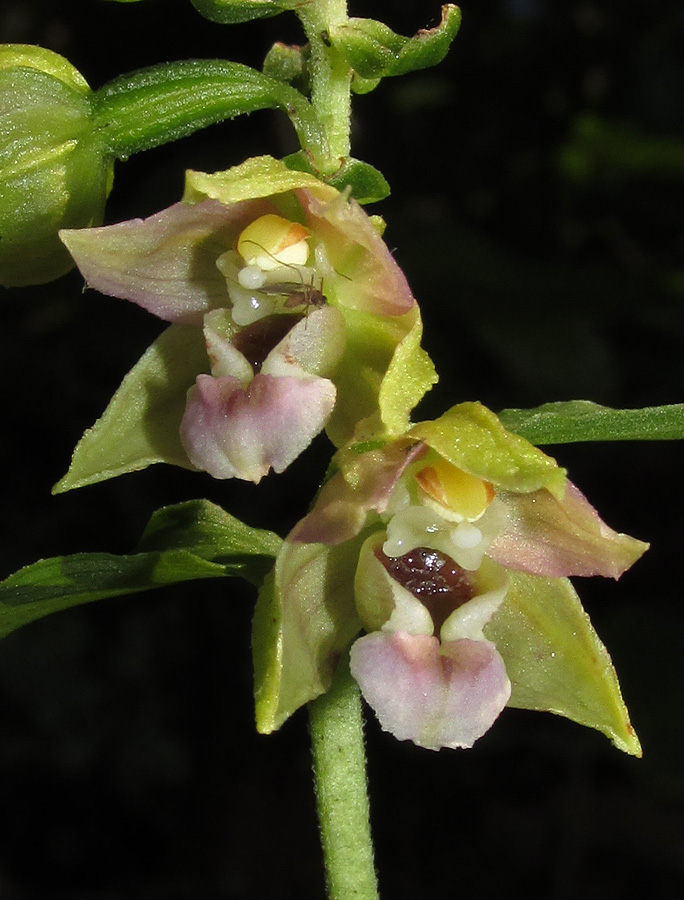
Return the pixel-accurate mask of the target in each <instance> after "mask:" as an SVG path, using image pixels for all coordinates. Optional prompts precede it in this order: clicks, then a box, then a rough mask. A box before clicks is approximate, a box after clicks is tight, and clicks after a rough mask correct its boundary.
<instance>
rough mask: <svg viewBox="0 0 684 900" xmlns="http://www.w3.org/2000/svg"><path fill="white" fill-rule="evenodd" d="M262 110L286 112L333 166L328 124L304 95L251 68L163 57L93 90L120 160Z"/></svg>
mask: <svg viewBox="0 0 684 900" xmlns="http://www.w3.org/2000/svg"><path fill="white" fill-rule="evenodd" d="M259 109H282V110H283V111H284V112H286V113H287V115H288V116H289V118H290V120H291V122H292V125H293V127H294V129H295V131H296V132H297V136H298V138H299V141H300V144H301V146H302V147H303V148H304V149H306V150H307V151H308V152H309V153H310V154H311V156H312V158H313V159H314V161H316V162H317V163H319V164H320V166H321V168H323V169H325V168H326V164H327V165H328V167H329V165H330V161H329V159H328V148H327V140H326V137H325V134H324V131H323V127H322V125H321V124H320V122H319V120H318V117H317V116H316V113H315V112H314V109H313V107H312V106H311V104H310V103H309V102H308V100H307V99H306V97H304V96H303V95H302V94H300V93H299V91H297V90H295V89H294V88H293V87H290V85H288V84H284V83H283V82H282V81H279V80H277V79H276V78H270V77H269V76H268V75H264V74H263V72H258V71H257V70H256V69H252V68H250V67H249V66H244V65H241V64H239V63H232V62H226V61H224V60H217V59H213V60H212V59H207V60H201V59H200V60H187V61H183V62H175V63H164V64H161V65H157V66H151V67H150V68H147V69H141V70H139V71H137V72H132V73H130V74H128V75H122V76H120V77H119V78H115V79H114V80H113V81H110V82H109V83H108V84H106V85H104V86H103V87H101V88H100V89H99V90H98V91H96V92H95V94H94V95H93V115H94V125H95V129H96V131H97V133H98V134H99V136H100V138H101V140H102V142H103V144H104V146H105V148H106V149H107V150H108V152H109V153H111V154H112V155H113V156H117V157H119V158H120V159H126V158H127V157H129V156H131V155H132V154H133V153H138V152H140V151H142V150H149V149H150V148H151V147H157V146H159V145H160V144H165V143H168V142H170V141H175V140H177V139H178V138H182V137H185V136H186V135H189V134H192V133H193V132H195V131H197V130H198V129H200V128H205V127H206V126H207V125H211V124H213V123H215V122H222V121H224V120H225V119H232V118H234V117H235V116H237V115H240V114H241V113H250V112H254V111H256V110H259Z"/></svg>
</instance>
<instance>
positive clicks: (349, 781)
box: [309, 657, 378, 900]
mask: <svg viewBox="0 0 684 900" xmlns="http://www.w3.org/2000/svg"><path fill="white" fill-rule="evenodd" d="M309 728H310V731H311V747H312V752H313V765H314V784H315V789H316V801H317V805H318V821H319V823H320V828H321V843H322V844H323V857H324V861H325V871H326V877H327V882H328V896H329V898H330V900H377V898H378V886H377V879H376V876H375V867H374V865H373V842H372V838H371V832H370V821H369V806H368V791H367V783H366V753H365V748H364V743H363V721H362V716H361V698H360V695H359V689H358V687H357V685H356V682H355V681H354V679H353V678H352V677H351V675H350V674H349V660H348V658H347V657H344V658H343V659H342V660H341V662H340V664H339V666H338V668H337V672H336V673H335V678H334V679H333V683H332V686H331V688H330V690H329V691H328V693H327V694H324V695H323V696H322V697H319V698H318V699H317V700H314V701H313V703H311V704H309Z"/></svg>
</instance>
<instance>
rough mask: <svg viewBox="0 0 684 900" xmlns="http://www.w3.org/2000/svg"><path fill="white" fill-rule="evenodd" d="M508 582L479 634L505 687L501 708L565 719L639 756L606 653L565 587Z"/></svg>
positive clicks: (536, 579)
mask: <svg viewBox="0 0 684 900" xmlns="http://www.w3.org/2000/svg"><path fill="white" fill-rule="evenodd" d="M509 574H510V579H511V582H510V587H509V589H508V592H507V594H506V599H505V600H504V602H503V604H502V605H501V607H500V608H499V610H498V612H496V613H495V615H494V618H493V619H492V621H491V622H490V623H489V625H487V626H486V627H485V635H486V637H487V638H489V640H491V641H494V643H495V644H496V648H497V650H498V651H499V653H500V654H501V656H502V657H503V660H504V662H505V664H506V671H507V673H508V677H509V678H510V680H511V683H512V686H513V691H512V695H511V699H510V701H509V704H508V705H509V706H513V707H517V708H519V709H533V710H540V711H547V712H552V713H556V714H557V715H560V716H565V717H566V718H568V719H572V720H573V721H574V722H578V723H579V724H580V725H586V726H588V727H589V728H596V729H597V730H598V731H601V732H602V733H603V734H605V735H606V736H607V737H608V738H610V740H611V741H612V742H613V743H614V744H615V746H616V747H618V748H619V749H620V750H623V751H624V752H625V753H629V754H631V755H633V756H641V745H640V743H639V739H638V737H637V736H636V733H635V731H634V728H633V727H632V725H631V723H630V721H629V714H628V712H627V708H626V706H625V704H624V701H623V699H622V695H621V693H620V686H619V684H618V680H617V676H616V674H615V669H614V668H613V664H612V662H611V660H610V656H609V655H608V651H607V650H606V648H605V647H604V645H603V644H602V642H601V640H600V638H599V637H598V635H597V634H596V632H595V630H594V628H593V626H592V624H591V622H590V620H589V616H588V615H587V614H586V612H585V611H584V609H583V608H582V604H581V603H580V600H579V597H578V596H577V594H576V593H575V590H574V588H573V587H572V585H571V584H570V582H569V581H568V579H567V578H542V577H540V576H537V575H524V574H522V573H519V572H510V573H509Z"/></svg>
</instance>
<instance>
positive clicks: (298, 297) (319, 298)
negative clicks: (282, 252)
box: [241, 241, 328, 311]
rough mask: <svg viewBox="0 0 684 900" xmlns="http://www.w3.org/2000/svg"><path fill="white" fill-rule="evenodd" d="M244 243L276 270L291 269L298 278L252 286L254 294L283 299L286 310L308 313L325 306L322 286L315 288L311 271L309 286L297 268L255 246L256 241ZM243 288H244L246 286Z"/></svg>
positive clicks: (263, 248)
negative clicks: (299, 310) (262, 256)
mask: <svg viewBox="0 0 684 900" xmlns="http://www.w3.org/2000/svg"><path fill="white" fill-rule="evenodd" d="M246 243H250V244H255V245H256V246H257V247H259V249H260V250H262V251H263V252H264V253H265V254H266V255H267V256H270V257H271V258H272V259H273V260H274V262H276V263H277V264H278V268H286V269H292V270H293V271H294V272H295V273H296V274H297V276H298V277H299V281H278V282H272V283H270V284H269V283H266V284H261V285H257V284H254V285H253V290H255V292H256V293H259V294H267V295H269V294H270V295H275V296H278V297H285V298H286V299H285V302H284V303H283V306H284V307H285V308H286V309H297V308H298V307H300V306H303V307H305V308H306V309H307V311H308V310H309V309H311V308H313V309H320V308H321V307H322V306H325V304H326V303H327V302H328V300H327V297H326V296H325V294H324V293H323V285H322V284H321V286H320V287H316V285H315V284H314V278H315V275H314V272H313V271H312V270H309V271H311V281H310V282H309V284H306V283H305V281H304V275H303V273H302V272H301V269H300V268H299V267H298V266H295V265H293V264H292V263H288V262H283V261H281V260H278V259H277V258H276V257H275V256H273V254H272V253H270V252H269V251H268V250H267V249H266V248H265V247H262V246H261V244H257V242H256V241H248V242H246ZM241 283H242V279H241ZM243 286H245V287H246V285H243Z"/></svg>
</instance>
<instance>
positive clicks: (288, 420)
mask: <svg viewBox="0 0 684 900" xmlns="http://www.w3.org/2000/svg"><path fill="white" fill-rule="evenodd" d="M334 403H335V387H334V385H333V384H332V382H330V381H328V380H327V379H325V378H315V377H306V378H292V377H280V378H275V377H273V376H271V375H257V376H255V378H254V380H253V381H252V382H251V383H250V384H249V385H248V386H247V387H244V386H243V385H242V383H241V382H240V380H239V379H238V378H234V377H231V376H226V377H221V378H213V377H212V376H211V375H199V376H198V377H197V382H196V384H195V386H194V387H192V388H191V389H190V391H189V392H188V402H187V406H186V409H185V415H184V416H183V421H182V422H181V441H182V443H183V446H184V447H185V451H186V453H187V454H188V457H189V458H190V461H191V462H192V464H193V465H194V466H196V467H197V468H198V469H203V470H205V471H207V472H208V473H209V474H210V475H212V476H213V477H214V478H242V479H244V480H245V481H254V482H259V481H260V480H261V479H262V478H263V476H264V475H266V474H267V473H268V471H269V469H271V468H273V469H274V470H275V471H276V472H282V471H283V470H284V469H286V468H287V466H289V464H290V463H291V462H292V461H293V460H294V459H296V458H297V457H298V456H299V454H300V453H301V452H302V451H303V450H304V449H305V448H306V447H307V446H308V445H309V444H310V443H311V441H312V440H313V439H314V437H315V436H316V435H317V434H318V433H319V432H320V431H321V430H322V429H323V427H324V426H325V423H326V421H327V420H328V417H329V415H330V413H331V411H332V408H333V405H334Z"/></svg>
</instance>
